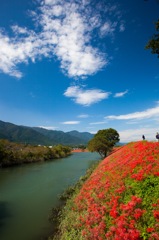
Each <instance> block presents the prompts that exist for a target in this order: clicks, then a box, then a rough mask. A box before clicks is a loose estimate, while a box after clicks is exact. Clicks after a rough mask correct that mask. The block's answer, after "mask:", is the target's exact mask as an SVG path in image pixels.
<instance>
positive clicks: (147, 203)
mask: <svg viewBox="0 0 159 240" xmlns="http://www.w3.org/2000/svg"><path fill="white" fill-rule="evenodd" d="M70 206H71V209H70V212H68V216H67V217H68V218H69V226H66V224H65V231H66V233H65V239H69V240H71V239H72V240H73V239H77V240H79V239H80V240H81V239H84V240H105V239H108V240H110V239H111V240H120V239H122V240H138V239H149V240H154V239H159V143H157V142H156V143H154V142H147V141H142V142H135V143H129V144H128V145H126V146H124V147H122V148H120V149H119V150H118V151H116V152H115V153H113V154H111V155H110V156H108V157H107V158H105V159H104V160H103V161H102V162H101V163H100V164H99V166H98V167H97V168H96V170H95V171H94V172H93V174H92V175H91V177H90V178H89V179H88V180H87V181H86V182H85V184H84V185H83V187H82V189H81V190H80V192H79V193H78V194H77V195H76V196H75V197H74V199H73V202H71V205H70Z"/></svg>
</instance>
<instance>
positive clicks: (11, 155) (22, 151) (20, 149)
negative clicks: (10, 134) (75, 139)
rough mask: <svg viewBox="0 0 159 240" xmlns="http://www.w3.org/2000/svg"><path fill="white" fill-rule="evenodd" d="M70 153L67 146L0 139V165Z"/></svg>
mask: <svg viewBox="0 0 159 240" xmlns="http://www.w3.org/2000/svg"><path fill="white" fill-rule="evenodd" d="M70 154H71V148H70V147H67V146H62V145H57V146H54V147H52V148H50V147H45V146H32V145H26V144H18V143H12V142H9V141H7V140H0V167H7V166H12V165H17V164H22V163H30V162H39V161H46V160H52V159H57V158H62V157H67V156H68V155H70Z"/></svg>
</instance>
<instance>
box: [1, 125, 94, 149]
mask: <svg viewBox="0 0 159 240" xmlns="http://www.w3.org/2000/svg"><path fill="white" fill-rule="evenodd" d="M92 137H93V134H91V133H88V132H83V133H80V132H78V131H71V132H67V133H65V132H63V131H56V130H47V129H44V128H39V127H26V126H18V125H15V124H12V123H8V122H3V121H0V139H7V140H9V141H11V142H17V143H27V144H35V145H39V144H41V145H57V144H62V145H69V146H75V145H80V144H87V143H88V141H89V140H90V139H91V138H92Z"/></svg>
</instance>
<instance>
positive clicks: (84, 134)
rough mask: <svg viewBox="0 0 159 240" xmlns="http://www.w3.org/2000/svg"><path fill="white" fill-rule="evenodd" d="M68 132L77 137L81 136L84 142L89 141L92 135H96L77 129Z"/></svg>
mask: <svg viewBox="0 0 159 240" xmlns="http://www.w3.org/2000/svg"><path fill="white" fill-rule="evenodd" d="M67 134H69V135H70V136H73V137H77V138H80V139H82V140H83V141H84V142H86V143H87V142H88V141H89V140H91V139H92V137H93V136H94V134H91V133H89V132H78V131H76V130H74V131H70V132H67Z"/></svg>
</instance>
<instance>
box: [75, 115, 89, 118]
mask: <svg viewBox="0 0 159 240" xmlns="http://www.w3.org/2000/svg"><path fill="white" fill-rule="evenodd" d="M77 117H78V118H88V117H89V115H88V114H81V115H78V116H77Z"/></svg>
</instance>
